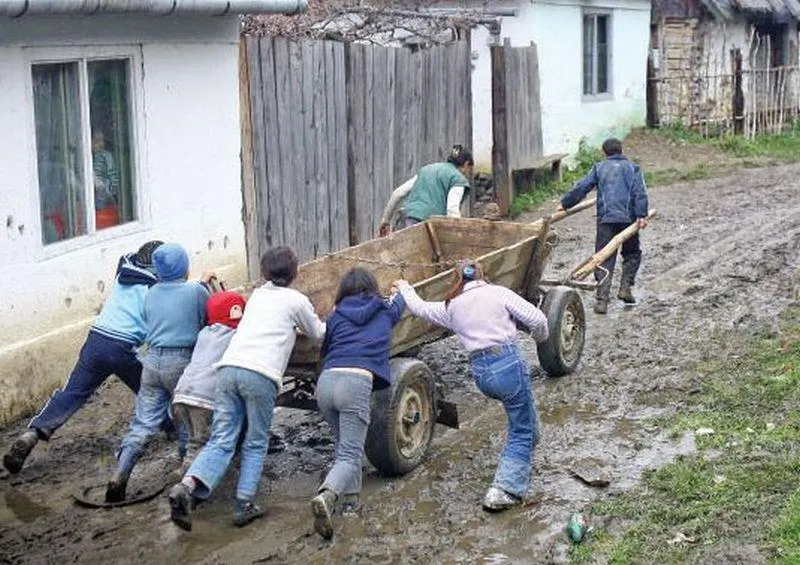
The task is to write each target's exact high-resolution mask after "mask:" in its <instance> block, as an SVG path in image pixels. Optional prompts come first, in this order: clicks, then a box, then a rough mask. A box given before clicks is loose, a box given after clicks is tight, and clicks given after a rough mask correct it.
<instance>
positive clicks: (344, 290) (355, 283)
mask: <svg viewBox="0 0 800 565" xmlns="http://www.w3.org/2000/svg"><path fill="white" fill-rule="evenodd" d="M356 294H368V295H374V296H380V290H379V288H378V280H377V279H376V278H375V275H373V274H372V272H371V271H368V270H367V269H365V268H363V267H353V268H352V269H350V270H349V271H347V273H346V274H345V276H343V277H342V280H341V282H340V283H339V291H338V292H337V293H336V302H335V303H336V304H339V302H341V301H342V299H343V298H347V297H348V296H355V295H356Z"/></svg>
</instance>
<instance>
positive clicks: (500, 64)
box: [489, 39, 511, 215]
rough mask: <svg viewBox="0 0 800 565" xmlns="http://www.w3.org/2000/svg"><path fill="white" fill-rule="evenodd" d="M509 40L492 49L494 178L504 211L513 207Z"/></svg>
mask: <svg viewBox="0 0 800 565" xmlns="http://www.w3.org/2000/svg"><path fill="white" fill-rule="evenodd" d="M510 46H511V42H510V41H509V40H508V39H506V40H505V42H504V44H503V45H502V46H500V45H492V46H491V47H490V48H489V52H490V56H491V62H492V177H493V181H494V190H495V194H496V195H497V205H498V206H499V207H500V214H502V215H507V214H508V212H509V211H510V210H511V178H510V177H511V172H510V171H509V170H508V166H509V162H508V122H507V120H508V117H507V115H506V111H507V104H506V47H509V48H510Z"/></svg>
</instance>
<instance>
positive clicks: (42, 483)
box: [0, 166, 800, 563]
mask: <svg viewBox="0 0 800 565" xmlns="http://www.w3.org/2000/svg"><path fill="white" fill-rule="evenodd" d="M798 174H800V166H788V167H775V168H768V169H761V170H747V171H740V172H737V173H736V174H734V175H731V176H728V177H724V178H718V179H713V180H706V181H700V182H696V183H686V184H680V185H673V186H670V187H663V188H657V189H655V190H653V191H652V194H651V202H652V206H653V207H655V208H657V209H658V210H659V219H658V220H657V221H655V222H654V223H653V224H652V226H651V227H649V228H648V229H647V231H646V233H645V236H644V253H645V256H644V257H645V258H644V264H643V268H642V272H641V279H640V284H639V285H638V286H637V288H636V291H637V293H638V295H639V297H640V305H639V306H637V307H635V308H629V309H624V308H623V307H622V306H621V305H619V304H614V305H613V307H612V308H611V310H610V312H609V314H608V315H607V316H605V317H600V316H597V315H594V314H593V313H592V312H591V306H592V304H593V300H592V297H591V296H590V295H589V294H584V303H585V305H586V308H587V319H588V335H587V346H586V350H585V352H584V357H583V362H582V364H581V366H580V368H579V370H578V372H577V373H576V374H574V375H572V376H569V377H565V378H562V379H546V378H543V377H542V376H541V375H540V374H539V373H538V372H537V371H536V370H535V368H534V370H533V375H534V388H535V394H536V398H537V407H538V410H539V414H540V419H541V425H542V442H541V443H540V445H539V448H538V449H537V452H536V458H535V477H534V479H533V481H532V484H531V493H532V498H531V501H530V503H529V504H528V505H526V506H525V507H522V508H518V509H514V510H512V511H509V512H507V513H505V514H502V515H487V514H485V513H484V512H483V511H481V509H480V500H481V497H482V495H483V493H484V491H485V489H486V487H487V486H488V484H489V482H490V480H491V477H492V475H493V472H494V466H495V463H496V459H497V455H498V453H499V451H500V449H501V446H502V442H503V438H504V425H505V417H504V415H503V413H502V411H501V408H500V406H499V405H497V404H496V403H493V402H490V401H487V400H486V399H484V398H483V397H482V396H481V395H480V394H479V393H478V392H477V391H476V389H475V387H474V385H473V384H472V382H471V379H470V376H469V372H468V366H467V360H466V355H465V354H464V353H463V351H462V350H461V349H460V348H459V347H458V345H457V344H456V343H455V342H454V340H452V339H449V340H445V341H442V342H439V343H437V344H434V345H432V346H429V347H427V348H426V349H425V350H424V351H423V353H422V357H423V359H424V360H425V361H427V362H428V363H429V364H430V365H431V366H432V367H433V368H434V370H435V371H436V372H437V373H438V374H439V375H441V377H442V378H443V379H444V381H445V382H446V383H447V385H448V387H449V390H450V396H451V397H452V398H454V399H455V400H457V401H459V402H462V403H463V405H462V408H461V414H462V420H463V422H464V425H463V427H462V429H461V430H458V431H453V430H444V429H439V430H437V434H438V435H437V438H436V440H435V443H434V447H433V449H432V453H431V458H430V460H428V461H427V462H425V463H424V464H423V465H422V466H421V467H420V468H418V469H417V470H415V471H414V472H413V473H411V474H410V475H408V476H406V477H404V478H402V479H385V478H382V477H379V476H376V475H375V474H370V475H368V476H367V477H366V484H365V493H364V500H363V502H364V507H363V511H362V515H361V517H359V518H350V519H346V520H340V521H339V522H338V524H337V532H336V537H335V538H334V541H333V542H332V543H326V542H323V541H322V540H321V539H320V538H318V537H317V536H316V535H313V532H312V530H311V522H310V520H309V513H308V506H307V501H308V498H309V496H310V495H311V493H312V492H313V491H314V488H315V486H316V484H317V480H318V478H319V475H320V473H321V472H322V470H323V469H324V468H325V466H326V465H327V463H328V462H329V459H330V452H331V443H330V439H329V434H328V432H327V430H326V429H325V427H324V425H321V423H320V420H319V417H318V416H316V415H313V414H311V415H309V414H305V413H301V412H296V411H288V410H287V411H283V412H281V413H280V414H278V415H277V416H276V429H277V431H279V432H280V433H282V434H283V435H284V436H285V437H286V439H287V441H288V442H289V444H290V447H289V448H288V449H287V450H286V451H285V452H283V453H280V454H277V455H275V456H270V457H269V458H268V463H267V469H266V472H265V476H264V480H263V484H262V492H265V493H268V494H267V495H266V497H265V504H266V507H267V509H268V516H267V518H266V519H265V520H263V521H261V522H259V523H256V524H254V525H252V526H250V527H248V528H245V529H242V530H236V529H234V528H232V527H231V526H229V519H230V516H229V515H230V511H231V508H230V503H229V501H230V497H231V495H232V486H231V477H229V478H228V479H227V481H226V483H225V484H224V486H223V488H222V489H221V490H220V491H219V492H218V493H217V495H216V496H215V502H214V503H213V504H211V505H209V506H207V507H204V508H202V509H200V510H199V511H198V512H197V514H196V526H195V530H194V531H193V532H192V533H191V534H185V533H183V532H179V531H178V530H177V529H176V528H175V527H173V526H172V524H171V523H170V522H169V518H168V508H167V504H166V501H165V500H164V499H163V498H161V497H159V498H157V499H155V500H153V501H151V502H148V503H145V504H141V505H137V506H132V507H129V508H124V509H117V510H113V511H103V510H87V509H82V508H78V507H75V506H73V505H72V504H71V502H70V500H69V493H70V492H71V490H72V489H74V488H75V487H77V486H78V485H80V484H84V483H86V482H92V481H94V482H97V483H100V482H102V481H104V480H105V478H106V476H107V475H106V472H107V468H108V465H109V463H110V461H111V453H112V451H113V449H114V448H115V447H116V445H117V442H118V441H119V438H120V437H121V434H122V433H123V431H124V426H125V424H126V420H127V417H128V414H129V413H130V408H131V405H132V402H131V400H132V399H131V398H130V397H129V395H127V393H126V391H124V390H123V389H122V387H119V386H110V387H108V388H107V389H106V390H103V391H102V392H101V394H99V395H98V396H97V397H96V398H95V399H94V400H93V401H92V402H91V404H90V405H89V406H88V407H87V408H86V409H84V410H83V411H82V412H81V413H79V414H78V416H77V417H76V418H74V419H73V421H72V422H70V423H69V424H68V425H67V426H66V427H65V428H64V429H63V430H61V431H60V432H59V434H58V437H57V438H56V439H55V441H53V442H52V443H51V444H50V445H49V446H46V448H44V449H38V451H36V452H35V455H34V456H33V458H32V459H31V460H30V464H29V465H28V466H27V467H26V469H25V470H23V472H22V473H21V474H20V475H19V476H17V477H8V476H6V475H3V476H0V563H66V562H80V563H112V562H113V563H144V562H149V563H168V562H173V563H250V562H257V563H283V562H290V563H339V562H367V561H369V562H376V563H399V562H404V563H405V562H411V563H414V562H421V563H422V562H424V563H430V562H436V563H474V562H486V563H501V562H513V563H546V562H561V561H563V560H564V559H566V557H567V555H568V553H567V551H568V549H567V544H566V538H565V536H564V534H563V527H564V524H565V523H566V520H567V518H568V517H569V513H570V512H572V511H574V510H580V509H582V508H585V507H587V506H588V505H589V504H590V503H591V502H592V501H593V500H596V499H597V498H598V497H603V496H607V495H608V494H609V493H614V492H619V491H623V490H626V489H628V488H630V487H631V486H632V485H634V484H635V483H636V482H637V481H638V480H639V478H640V477H641V474H642V472H643V471H644V470H646V469H648V468H651V467H655V466H658V465H660V464H662V463H663V462H664V461H666V460H668V459H669V458H671V457H673V456H674V455H675V454H677V453H681V452H689V451H691V450H692V448H693V441H692V438H691V436H687V437H684V438H679V439H678V440H671V439H668V438H666V437H664V435H663V434H662V432H660V431H659V430H658V429H657V428H655V427H653V426H652V424H650V423H648V422H647V421H646V418H647V417H648V416H653V415H657V414H669V411H670V410H673V409H676V408H679V406H680V398H681V397H682V396H683V395H686V394H691V392H692V390H693V389H694V388H695V387H696V379H697V376H696V373H695V372H693V368H694V367H695V366H696V364H697V362H699V361H702V360H703V359H714V358H717V357H719V356H723V355H729V354H735V353H736V348H737V345H738V344H737V342H736V340H730V339H722V338H721V337H720V333H719V332H720V331H721V330H727V329H732V328H741V329H742V330H743V332H741V333H746V332H753V331H756V329H758V330H759V331H761V330H762V329H763V328H764V327H765V325H766V327H769V325H770V323H771V320H772V319H773V318H774V315H775V314H776V313H777V312H778V311H780V310H781V309H782V308H783V307H784V306H785V305H786V304H787V303H788V302H789V301H790V300H791V299H792V297H793V295H794V293H795V285H796V279H795V273H796V272H797V269H798V267H799V266H800V196H798V194H799V193H798V191H800V182H798V181H797V180H796V179H797V177H798ZM535 217H536V215H531V217H530V218H528V219H533V218H535ZM557 231H558V233H559V235H560V236H561V241H560V243H559V245H558V247H557V248H556V250H555V252H554V256H553V260H552V262H551V264H550V267H549V270H550V271H551V272H552V273H553V274H558V273H564V272H565V271H566V270H567V269H568V268H569V267H570V266H572V265H574V264H575V263H576V262H578V261H579V260H580V259H582V258H584V257H585V256H588V254H590V253H591V247H592V241H593V217H591V214H588V213H586V214H585V215H583V216H579V217H576V218H570V219H568V220H566V221H565V222H562V223H561V224H559V225H557ZM521 343H522V346H523V349H524V350H525V352H526V356H527V358H528V360H529V361H530V362H531V363H532V365H534V366H535V365H536V353H535V348H534V346H533V344H532V343H531V341H530V338H529V337H526V336H521ZM662 391H671V392H672V394H673V395H674V398H675V399H676V402H675V403H673V404H672V405H671V406H669V407H663V406H651V405H649V404H652V402H653V396H654V395H653V393H660V392H662ZM22 425H23V424H22V423H20V424H18V425H16V426H14V427H13V428H9V429H7V430H4V431H3V432H2V433H0V446H2V447H3V449H5V446H7V445H8V441H9V439H10V438H11V437H13V435H14V434H16V433H17V432H18V431H19V429H21V426H22ZM168 452H169V448H168V446H167V445H166V444H160V445H158V446H156V448H155V449H154V453H153V455H151V457H150V461H151V463H150V464H149V465H147V466H143V468H142V469H141V471H142V473H143V474H144V473H150V476H155V474H157V473H158V472H159V471H160V468H161V467H162V466H163V458H164V457H165V456H166V454H167V453H168ZM582 461H583V462H585V461H594V462H598V463H599V464H601V465H603V466H604V467H605V469H606V470H607V472H608V474H609V475H610V478H611V485H610V486H609V487H608V488H606V489H596V488H592V487H588V486H584V485H583V484H582V483H580V482H579V481H577V480H576V479H575V478H573V477H572V476H571V474H570V472H569V470H570V468H571V467H572V466H574V465H576V464H578V463H580V462H582ZM143 474H141V475H140V477H142V476H143ZM139 480H141V478H140V479H139Z"/></svg>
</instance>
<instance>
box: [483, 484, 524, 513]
mask: <svg viewBox="0 0 800 565" xmlns="http://www.w3.org/2000/svg"><path fill="white" fill-rule="evenodd" d="M520 503H522V499H521V498H520V497H518V496H514V495H513V494H511V493H509V492H506V491H504V490H503V489H500V488H497V487H489V490H487V491H486V496H485V497H484V498H483V509H484V510H486V511H488V512H501V511H503V510H507V509H508V508H511V507H512V506H516V505H517V504H520Z"/></svg>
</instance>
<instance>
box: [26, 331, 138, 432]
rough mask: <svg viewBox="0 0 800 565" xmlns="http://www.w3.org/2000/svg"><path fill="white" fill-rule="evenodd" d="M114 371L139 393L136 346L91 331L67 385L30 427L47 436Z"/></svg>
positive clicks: (54, 394) (62, 423) (65, 420)
mask: <svg viewBox="0 0 800 565" xmlns="http://www.w3.org/2000/svg"><path fill="white" fill-rule="evenodd" d="M112 374H115V375H117V376H118V377H119V378H120V379H121V380H122V382H123V383H125V385H126V386H127V387H128V388H129V389H131V390H132V391H133V393H134V394H136V393H137V392H139V383H140V379H141V375H142V364H141V363H139V360H138V359H136V346H135V345H134V344H132V343H129V342H127V341H123V340H121V339H113V338H110V337H106V336H104V335H103V334H100V333H98V332H95V331H91V330H90V331H89V335H87V336H86V341H85V342H84V344H83V347H82V348H81V353H80V355H79V356H78V363H77V364H76V365H75V368H74V369H73V370H72V373H71V374H70V376H69V378H68V379H67V382H66V383H65V384H64V387H63V388H60V389H56V391H55V392H53V395H52V396H51V397H50V399H49V400H48V401H47V403H46V404H45V405H44V408H42V409H41V411H40V412H39V413H38V414H37V415H36V416H35V417H34V418H33V419H32V420H31V421H30V423H29V424H28V427H29V428H32V429H35V430H36V431H37V432H38V434H39V437H40V438H42V439H48V438H49V437H50V436H51V435H52V433H53V432H54V431H56V430H57V429H58V428H60V427H61V426H63V425H64V424H65V423H66V422H67V420H69V419H70V418H71V417H72V415H73V414H75V412H77V411H78V410H80V408H81V407H82V406H83V405H84V404H86V401H87V400H88V399H89V397H90V396H92V394H94V392H95V391H96V390H97V389H98V388H99V387H100V385H101V384H103V383H104V382H105V380H106V379H107V378H108V377H109V376H110V375H112Z"/></svg>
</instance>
